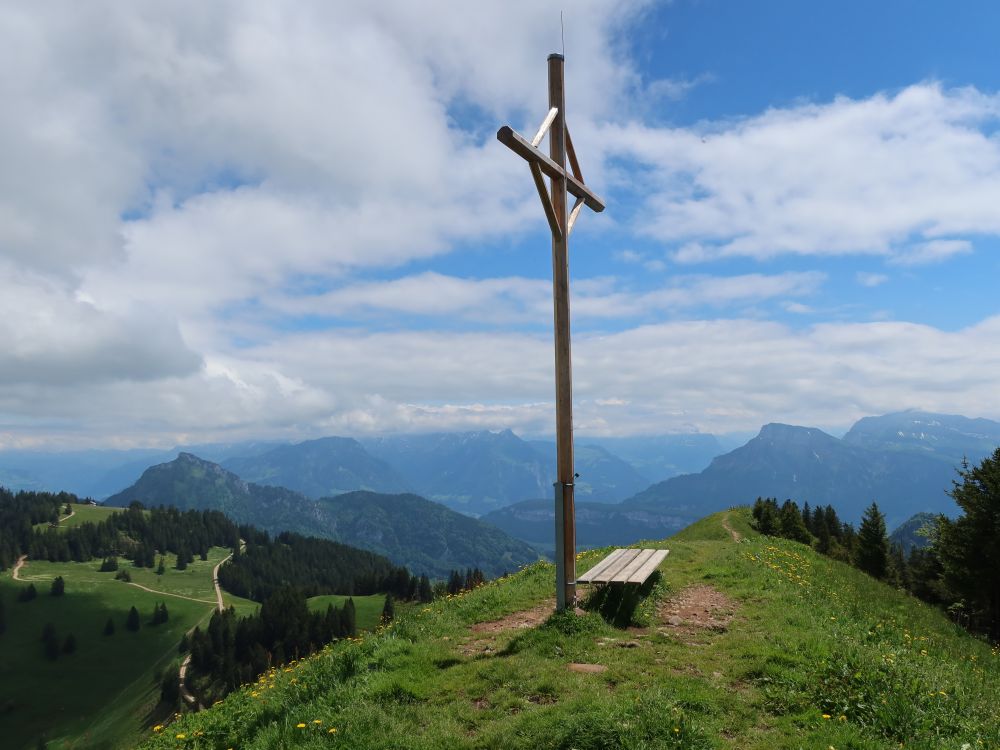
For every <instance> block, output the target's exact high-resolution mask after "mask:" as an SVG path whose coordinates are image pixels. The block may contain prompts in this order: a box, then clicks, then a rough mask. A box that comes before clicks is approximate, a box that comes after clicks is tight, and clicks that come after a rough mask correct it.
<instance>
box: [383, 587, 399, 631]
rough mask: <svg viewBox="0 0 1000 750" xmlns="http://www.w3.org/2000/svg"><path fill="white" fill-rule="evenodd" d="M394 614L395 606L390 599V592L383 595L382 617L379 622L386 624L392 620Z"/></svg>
mask: <svg viewBox="0 0 1000 750" xmlns="http://www.w3.org/2000/svg"><path fill="white" fill-rule="evenodd" d="M395 616H396V606H395V604H393V601H392V594H386V595H385V604H383V605H382V618H381V622H382V624H383V625H388V624H389V623H390V622H392V618H394V617H395Z"/></svg>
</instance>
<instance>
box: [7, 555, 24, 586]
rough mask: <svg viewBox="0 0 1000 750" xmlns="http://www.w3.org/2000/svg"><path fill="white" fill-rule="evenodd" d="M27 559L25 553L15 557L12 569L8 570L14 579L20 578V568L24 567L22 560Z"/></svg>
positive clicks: (18, 579)
mask: <svg viewBox="0 0 1000 750" xmlns="http://www.w3.org/2000/svg"><path fill="white" fill-rule="evenodd" d="M27 559H28V556H27V555H21V556H20V557H19V558H17V562H16V563H14V569H13V570H12V571H11V572H10V575H11V577H12V578H13V579H14V580H15V581H20V580H21V568H23V567H24V561H25V560H27Z"/></svg>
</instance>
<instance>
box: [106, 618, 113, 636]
mask: <svg viewBox="0 0 1000 750" xmlns="http://www.w3.org/2000/svg"><path fill="white" fill-rule="evenodd" d="M114 634H115V621H114V620H113V619H112V618H110V617H109V618H108V621H107V622H106V623H104V635H114Z"/></svg>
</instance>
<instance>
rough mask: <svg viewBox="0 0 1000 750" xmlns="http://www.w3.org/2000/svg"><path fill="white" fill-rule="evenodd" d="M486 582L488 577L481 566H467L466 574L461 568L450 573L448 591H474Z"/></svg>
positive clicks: (455, 592)
mask: <svg viewBox="0 0 1000 750" xmlns="http://www.w3.org/2000/svg"><path fill="white" fill-rule="evenodd" d="M484 583H486V577H485V576H484V575H483V571H481V570H480V569H479V568H466V570H465V574H464V575H463V574H462V571H460V570H453V571H451V573H449V574H448V586H447V591H448V593H449V594H460V593H462V592H463V591H472V590H473V589H474V588H476V587H478V586H482V585H483V584H484Z"/></svg>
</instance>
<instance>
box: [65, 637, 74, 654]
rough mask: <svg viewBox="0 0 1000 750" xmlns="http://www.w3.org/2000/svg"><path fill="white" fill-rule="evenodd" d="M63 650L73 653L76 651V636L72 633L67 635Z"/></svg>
mask: <svg viewBox="0 0 1000 750" xmlns="http://www.w3.org/2000/svg"><path fill="white" fill-rule="evenodd" d="M62 652H63V653H64V654H72V653H75V652H76V636H75V635H73V634H72V633H70V634H69V635H67V636H66V640H64V641H63V647H62Z"/></svg>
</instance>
